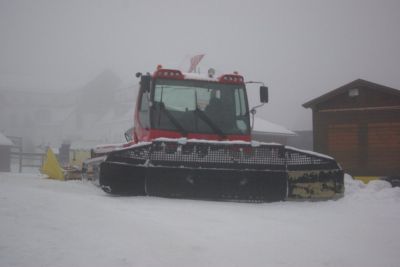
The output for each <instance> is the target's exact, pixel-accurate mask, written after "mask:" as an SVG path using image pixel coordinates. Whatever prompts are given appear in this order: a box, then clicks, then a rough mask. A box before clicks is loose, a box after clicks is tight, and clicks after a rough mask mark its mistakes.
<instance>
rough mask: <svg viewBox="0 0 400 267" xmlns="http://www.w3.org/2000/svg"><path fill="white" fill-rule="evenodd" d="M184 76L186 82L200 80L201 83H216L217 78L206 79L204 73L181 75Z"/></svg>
mask: <svg viewBox="0 0 400 267" xmlns="http://www.w3.org/2000/svg"><path fill="white" fill-rule="evenodd" d="M182 74H183V75H184V76H185V79H188V80H202V81H211V82H218V78H217V77H215V76H214V77H208V75H207V74H205V73H187V72H184V73H182Z"/></svg>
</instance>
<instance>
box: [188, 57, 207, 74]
mask: <svg viewBox="0 0 400 267" xmlns="http://www.w3.org/2000/svg"><path fill="white" fill-rule="evenodd" d="M203 57H204V54H203V55H197V56H194V57H192V58H191V59H190V68H189V71H188V72H189V73H190V72H193V71H194V70H195V69H196V67H197V65H199V63H200V61H201V60H202V59H203Z"/></svg>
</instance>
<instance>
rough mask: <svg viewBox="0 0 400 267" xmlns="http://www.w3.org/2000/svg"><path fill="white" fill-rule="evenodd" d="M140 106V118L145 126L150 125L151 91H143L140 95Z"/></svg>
mask: <svg viewBox="0 0 400 267" xmlns="http://www.w3.org/2000/svg"><path fill="white" fill-rule="evenodd" d="M140 97H141V99H140V107H139V120H140V124H141V125H142V127H143V128H149V127H150V112H149V97H150V96H149V93H148V92H143V93H142V94H141V95H140Z"/></svg>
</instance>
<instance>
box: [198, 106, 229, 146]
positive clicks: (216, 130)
mask: <svg viewBox="0 0 400 267" xmlns="http://www.w3.org/2000/svg"><path fill="white" fill-rule="evenodd" d="M194 114H195V115H197V116H198V117H199V118H200V119H202V120H203V121H204V122H205V123H206V124H207V125H208V126H210V128H211V129H212V130H213V131H214V133H216V134H218V135H219V136H220V137H221V138H222V139H225V138H226V134H225V133H224V132H223V131H222V130H221V128H219V127H218V126H217V125H216V124H215V123H214V122H213V121H212V120H211V119H210V118H209V117H208V116H207V115H206V113H205V112H204V111H202V110H201V109H199V108H196V109H195V110H194Z"/></svg>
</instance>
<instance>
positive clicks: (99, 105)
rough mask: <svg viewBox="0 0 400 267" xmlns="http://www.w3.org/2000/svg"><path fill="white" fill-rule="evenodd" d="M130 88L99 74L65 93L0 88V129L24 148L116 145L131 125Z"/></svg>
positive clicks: (106, 73)
mask: <svg viewBox="0 0 400 267" xmlns="http://www.w3.org/2000/svg"><path fill="white" fill-rule="evenodd" d="M135 89H136V86H135V85H134V84H133V83H130V84H122V82H121V80H120V79H119V77H117V76H116V75H115V74H114V73H113V72H111V71H104V72H103V73H101V74H100V75H98V76H97V77H95V78H94V79H93V80H92V81H90V82H89V83H87V84H86V85H85V86H83V87H81V88H79V89H75V90H68V91H62V92H59V91H38V90H27V89H18V88H8V87H2V88H0V131H2V132H3V133H4V134H6V135H8V136H18V137H22V138H23V140H24V141H23V145H24V150H27V151H33V150H35V148H37V147H45V146H53V147H59V146H60V145H61V144H62V143H63V142H71V143H80V144H85V143H97V144H98V143H104V142H106V143H112V142H122V141H123V140H124V132H125V130H126V129H128V128H130V127H132V125H133V109H134V106H135V100H136V95H135V94H136V91H135Z"/></svg>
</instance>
